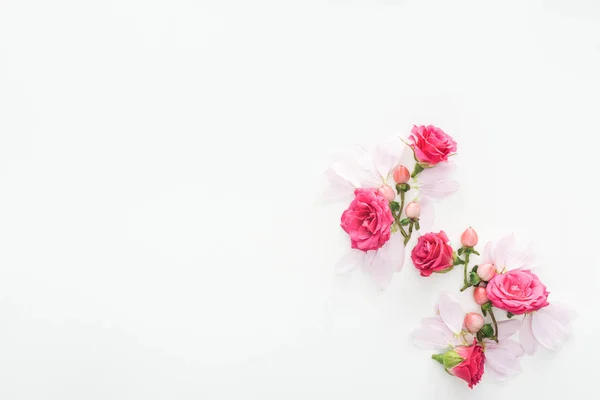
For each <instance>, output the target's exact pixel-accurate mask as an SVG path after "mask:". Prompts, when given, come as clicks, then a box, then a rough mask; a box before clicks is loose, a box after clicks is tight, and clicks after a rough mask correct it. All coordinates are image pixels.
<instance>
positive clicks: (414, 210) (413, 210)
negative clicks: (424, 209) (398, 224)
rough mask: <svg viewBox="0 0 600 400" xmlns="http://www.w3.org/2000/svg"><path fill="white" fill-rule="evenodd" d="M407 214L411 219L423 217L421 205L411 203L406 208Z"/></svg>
mask: <svg viewBox="0 0 600 400" xmlns="http://www.w3.org/2000/svg"><path fill="white" fill-rule="evenodd" d="M405 212H406V216H407V217H408V218H410V219H415V218H419V217H420V216H421V206H420V205H419V203H415V202H414V201H411V202H410V203H408V205H407V206H406V210H405Z"/></svg>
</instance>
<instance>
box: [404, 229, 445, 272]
mask: <svg viewBox="0 0 600 400" xmlns="http://www.w3.org/2000/svg"><path fill="white" fill-rule="evenodd" d="M448 242H449V240H448V236H446V233H445V232H444V231H440V232H438V233H433V232H430V233H427V234H425V235H423V236H421V237H420V238H419V239H418V241H417V244H416V246H415V247H414V248H413V250H412V254H411V258H412V262H413V264H414V266H415V268H417V269H418V270H419V271H420V272H421V276H429V275H431V274H432V273H434V272H443V271H446V270H448V269H450V268H452V267H453V266H454V258H453V252H454V251H453V250H452V247H451V246H450V245H449V244H448Z"/></svg>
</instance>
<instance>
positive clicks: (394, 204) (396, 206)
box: [390, 201, 400, 212]
mask: <svg viewBox="0 0 600 400" xmlns="http://www.w3.org/2000/svg"><path fill="white" fill-rule="evenodd" d="M390 209H391V210H392V211H393V212H398V211H399V210H400V203H398V202H397V201H390Z"/></svg>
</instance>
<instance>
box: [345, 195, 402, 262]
mask: <svg viewBox="0 0 600 400" xmlns="http://www.w3.org/2000/svg"><path fill="white" fill-rule="evenodd" d="M354 195H355V197H354V200H352V203H350V207H348V209H347V210H346V211H344V213H343V214H342V224H341V226H342V229H343V230H345V231H346V233H348V235H350V240H351V242H352V248H353V249H359V250H362V251H368V250H377V249H378V248H380V247H381V246H383V245H384V244H385V242H387V241H388V240H389V239H390V233H391V229H390V228H391V226H392V223H393V222H394V217H393V215H392V211H391V210H390V206H389V202H388V200H387V199H386V198H385V197H383V196H382V195H381V194H380V193H379V192H378V191H377V189H356V190H355V191H354Z"/></svg>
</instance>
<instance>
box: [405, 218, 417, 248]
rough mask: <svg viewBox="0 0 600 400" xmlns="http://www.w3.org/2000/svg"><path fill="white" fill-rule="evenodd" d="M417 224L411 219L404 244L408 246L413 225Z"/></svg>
mask: <svg viewBox="0 0 600 400" xmlns="http://www.w3.org/2000/svg"><path fill="white" fill-rule="evenodd" d="M414 224H415V222H414V221H410V224H409V225H408V235H406V237H405V238H404V245H405V246H406V243H408V241H409V240H410V236H411V235H412V230H413V225H414Z"/></svg>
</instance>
